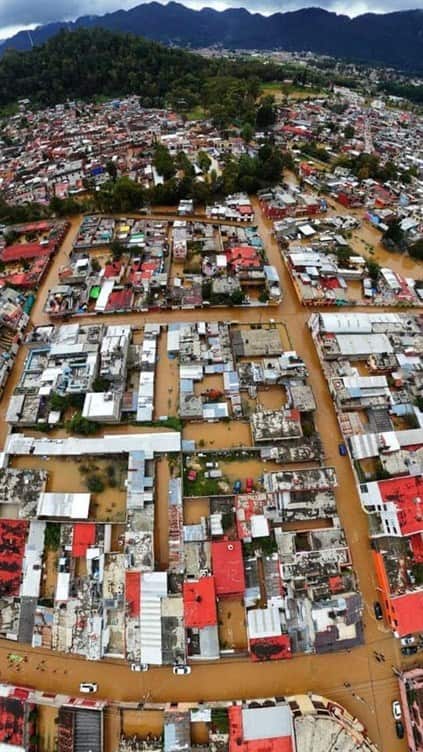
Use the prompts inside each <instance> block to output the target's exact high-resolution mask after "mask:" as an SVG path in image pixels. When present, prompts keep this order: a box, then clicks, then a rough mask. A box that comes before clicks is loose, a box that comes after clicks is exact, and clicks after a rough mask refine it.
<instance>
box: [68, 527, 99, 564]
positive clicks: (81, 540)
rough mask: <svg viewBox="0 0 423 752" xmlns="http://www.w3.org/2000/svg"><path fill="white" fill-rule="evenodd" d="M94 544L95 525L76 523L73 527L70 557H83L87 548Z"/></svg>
mask: <svg viewBox="0 0 423 752" xmlns="http://www.w3.org/2000/svg"><path fill="white" fill-rule="evenodd" d="M94 543H95V523H94V522H77V523H76V524H75V525H74V526H73V539H72V556H74V557H75V558H76V559H77V558H79V557H81V556H85V554H86V553H87V548H88V546H92V545H93V544H94Z"/></svg>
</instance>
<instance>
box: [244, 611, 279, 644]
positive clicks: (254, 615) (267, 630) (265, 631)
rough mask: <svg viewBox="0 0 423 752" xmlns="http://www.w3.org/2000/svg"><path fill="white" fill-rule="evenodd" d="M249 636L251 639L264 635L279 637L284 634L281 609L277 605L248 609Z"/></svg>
mask: <svg viewBox="0 0 423 752" xmlns="http://www.w3.org/2000/svg"><path fill="white" fill-rule="evenodd" d="M247 616H248V637H249V639H250V640H254V639H256V638H262V637H279V635H281V634H282V628H281V617H280V613H279V609H278V608H276V607H275V606H269V607H268V608H254V609H251V610H250V611H247Z"/></svg>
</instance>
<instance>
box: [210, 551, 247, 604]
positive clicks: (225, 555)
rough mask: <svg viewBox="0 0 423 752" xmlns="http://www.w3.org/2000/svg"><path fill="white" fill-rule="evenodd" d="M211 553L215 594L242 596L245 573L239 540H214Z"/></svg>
mask: <svg viewBox="0 0 423 752" xmlns="http://www.w3.org/2000/svg"><path fill="white" fill-rule="evenodd" d="M211 553H212V566H213V574H214V578H215V585H216V593H217V595H218V596H225V595H226V596H243V595H244V590H245V574H244V559H243V556H242V546H241V542H240V541H238V540H236V541H214V542H213V543H212V550H211Z"/></svg>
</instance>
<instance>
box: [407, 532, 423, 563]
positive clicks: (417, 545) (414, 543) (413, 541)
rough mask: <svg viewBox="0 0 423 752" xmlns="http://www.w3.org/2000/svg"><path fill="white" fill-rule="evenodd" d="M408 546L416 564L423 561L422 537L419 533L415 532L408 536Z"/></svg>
mask: <svg viewBox="0 0 423 752" xmlns="http://www.w3.org/2000/svg"><path fill="white" fill-rule="evenodd" d="M409 540H410V546H411V548H412V551H413V558H414V561H415V562H416V564H422V563H423V539H422V536H421V535H420V533H417V535H412V536H411V537H410V539H409Z"/></svg>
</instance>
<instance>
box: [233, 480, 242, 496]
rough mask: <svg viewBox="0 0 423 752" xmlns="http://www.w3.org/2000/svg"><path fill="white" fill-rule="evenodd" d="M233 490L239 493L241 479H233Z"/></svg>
mask: <svg viewBox="0 0 423 752" xmlns="http://www.w3.org/2000/svg"><path fill="white" fill-rule="evenodd" d="M233 491H234V493H236V494H237V493H240V491H241V481H240V480H236V481H235V483H234V487H233Z"/></svg>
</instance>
